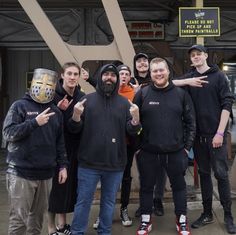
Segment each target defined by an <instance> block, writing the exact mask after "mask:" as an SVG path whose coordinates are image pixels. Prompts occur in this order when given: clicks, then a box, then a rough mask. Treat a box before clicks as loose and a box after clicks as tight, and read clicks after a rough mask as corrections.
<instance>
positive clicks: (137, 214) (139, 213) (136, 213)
mask: <svg viewBox="0 0 236 235" xmlns="http://www.w3.org/2000/svg"><path fill="white" fill-rule="evenodd" d="M140 216H141V208H140V207H139V208H138V209H137V210H136V212H135V217H136V218H139V217H140Z"/></svg>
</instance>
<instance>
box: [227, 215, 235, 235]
mask: <svg viewBox="0 0 236 235" xmlns="http://www.w3.org/2000/svg"><path fill="white" fill-rule="evenodd" d="M224 221H225V227H226V230H227V232H228V233H229V234H236V226H235V224H234V220H233V217H232V215H231V216H225V219H224Z"/></svg>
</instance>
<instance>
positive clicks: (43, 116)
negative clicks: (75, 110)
mask: <svg viewBox="0 0 236 235" xmlns="http://www.w3.org/2000/svg"><path fill="white" fill-rule="evenodd" d="M49 110H50V108H47V109H45V110H44V111H43V112H42V113H40V114H39V115H38V116H37V117H36V121H37V123H38V125H39V126H43V125H45V124H46V123H48V121H49V118H50V117H51V116H52V115H54V114H55V112H51V113H48V111H49Z"/></svg>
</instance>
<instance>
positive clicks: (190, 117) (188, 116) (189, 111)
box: [183, 92, 196, 151]
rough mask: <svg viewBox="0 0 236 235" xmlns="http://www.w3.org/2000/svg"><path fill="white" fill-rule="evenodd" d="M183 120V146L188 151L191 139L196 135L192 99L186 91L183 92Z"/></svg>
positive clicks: (191, 143) (191, 142)
mask: <svg viewBox="0 0 236 235" xmlns="http://www.w3.org/2000/svg"><path fill="white" fill-rule="evenodd" d="M183 108H184V112H183V122H184V133H185V146H184V147H185V148H186V149H187V150H188V151H189V150H190V149H191V147H192V145H193V141H194V138H195V135H196V118H195V111H194V106H193V102H192V99H191V97H190V95H189V94H188V92H184V104H183Z"/></svg>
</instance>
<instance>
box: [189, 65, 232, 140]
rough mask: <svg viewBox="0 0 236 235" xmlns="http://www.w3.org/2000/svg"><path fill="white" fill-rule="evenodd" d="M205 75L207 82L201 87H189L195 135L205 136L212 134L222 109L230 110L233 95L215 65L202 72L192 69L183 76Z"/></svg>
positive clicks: (225, 79) (216, 126)
mask: <svg viewBox="0 0 236 235" xmlns="http://www.w3.org/2000/svg"><path fill="white" fill-rule="evenodd" d="M205 75H206V76H207V78H206V80H207V81H208V82H209V83H208V84H204V85H203V87H202V88H198V87H189V93H190V95H191V97H192V100H193V103H194V107H195V110H196V122H197V135H199V136H203V137H207V136H211V137H212V136H214V135H215V133H216V131H217V129H218V126H219V122H220V117H221V112H222V110H223V109H225V110H227V111H229V112H231V109H232V104H233V101H234V96H233V94H232V93H231V92H230V90H229V84H228V81H227V78H226V76H225V75H224V74H223V73H222V72H221V71H220V70H219V68H218V66H217V65H213V66H211V67H210V68H209V69H208V70H207V71H206V72H204V73H203V74H200V73H198V71H197V70H196V69H193V70H192V71H191V72H190V73H188V74H186V75H185V77H186V78H187V77H200V76H205Z"/></svg>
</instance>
